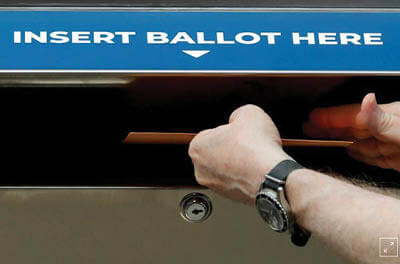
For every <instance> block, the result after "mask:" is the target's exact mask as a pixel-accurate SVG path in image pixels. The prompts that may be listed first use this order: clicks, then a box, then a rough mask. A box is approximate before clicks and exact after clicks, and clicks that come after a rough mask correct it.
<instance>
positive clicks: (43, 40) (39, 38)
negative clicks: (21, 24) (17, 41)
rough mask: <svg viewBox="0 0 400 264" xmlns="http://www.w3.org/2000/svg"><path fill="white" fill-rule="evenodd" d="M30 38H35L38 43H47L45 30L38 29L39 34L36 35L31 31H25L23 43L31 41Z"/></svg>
mask: <svg viewBox="0 0 400 264" xmlns="http://www.w3.org/2000/svg"><path fill="white" fill-rule="evenodd" d="M32 40H36V41H37V42H39V43H47V32H46V31H40V33H39V35H36V34H35V33H33V32H32V31H25V43H32Z"/></svg>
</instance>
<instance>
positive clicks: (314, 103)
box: [0, 76, 400, 187]
mask: <svg viewBox="0 0 400 264" xmlns="http://www.w3.org/2000/svg"><path fill="white" fill-rule="evenodd" d="M398 80H399V78H398V77H394V76H393V77H389V76H387V77H373V76H371V77H367V76H359V77H356V76H354V77H349V76H347V77H344V76H292V77H289V76H275V77H272V76H269V77H268V76H258V77H256V76H236V77H233V76H230V77H226V76H214V77H210V76H208V77H206V76H197V77H195V76H170V77H167V76H158V77H156V76H147V77H146V76H145V77H136V78H135V81H134V82H131V83H130V84H129V85H125V86H123V87H115V86H112V85H110V87H105V86H104V85H103V86H102V87H90V86H89V85H88V86H86V87H85V86H80V87H77V86H74V87H72V86H68V85H65V86H60V85H59V84H57V85H51V84H48V85H46V86H44V87H40V86H37V85H36V86H34V87H27V86H23V87H21V86H18V87H17V86H15V87H3V88H1V89H0V94H1V96H0V108H1V110H2V111H1V112H2V113H3V117H2V129H1V135H2V137H1V145H2V152H3V155H2V156H3V157H4V158H3V164H0V165H1V166H0V168H2V172H1V173H2V177H1V179H0V185H1V186H2V187H7V186H75V187H82V186H92V187H107V186H108V187H111V186H114V187H115V186H119V187H138V186H152V187H154V186H159V187H178V186H196V182H195V179H194V175H193V167H192V163H191V160H190V158H189V157H188V155H187V150H188V146H187V145H168V144H164V145H157V144H141V145H127V144H124V143H123V142H122V141H123V139H124V138H125V137H126V135H127V134H128V133H129V132H131V131H137V132H152V131H153V132H183V133H197V132H199V131H201V130H203V129H206V128H212V127H216V126H219V125H221V124H225V123H227V122H228V118H229V115H230V113H231V112H232V111H233V110H234V109H236V108H237V107H239V106H241V105H244V104H255V105H258V106H260V107H261V108H263V109H264V110H265V111H266V112H267V113H268V114H269V115H270V116H271V118H272V119H273V120H274V122H275V123H276V125H277V127H278V129H279V131H280V133H281V136H282V137H285V138H293V139H310V138H308V137H307V136H306V135H304V133H303V132H302V129H301V127H302V123H303V122H304V121H306V120H307V118H308V114H309V113H310V111H311V110H312V109H314V108H316V107H322V106H333V105H341V104H349V103H359V102H360V101H361V99H362V97H363V96H364V95H365V94H366V93H368V92H375V93H376V95H377V98H378V101H379V102H380V103H385V102H390V101H395V100H398V99H399V96H400V95H399V94H398V92H396V83H397V81H398ZM286 150H287V151H288V152H289V153H290V154H291V155H293V157H295V158H296V159H297V160H298V161H299V162H301V163H302V164H304V165H305V166H309V167H312V168H315V169H320V170H324V171H330V172H334V173H339V174H343V175H345V176H347V177H354V178H360V179H367V180H371V181H372V180H375V181H378V182H380V183H381V184H386V185H391V182H393V181H392V180H391V179H393V177H395V175H394V173H393V172H392V171H390V170H382V169H377V168H373V167H370V166H366V165H363V164H361V163H359V162H356V161H354V160H352V159H350V158H349V157H348V155H347V153H346V149H345V148H344V147H338V148H324V147H317V148H299V147H296V148H293V147H290V148H286ZM33 175H34V176H33Z"/></svg>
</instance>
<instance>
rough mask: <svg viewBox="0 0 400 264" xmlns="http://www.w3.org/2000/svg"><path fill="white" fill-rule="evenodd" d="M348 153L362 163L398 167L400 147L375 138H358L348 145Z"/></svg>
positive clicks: (399, 167) (399, 164)
mask: <svg viewBox="0 0 400 264" xmlns="http://www.w3.org/2000/svg"><path fill="white" fill-rule="evenodd" d="M347 150H348V153H349V155H350V156H351V157H352V158H354V159H356V160H359V161H362V162H364V163H367V164H370V165H373V166H378V167H381V168H385V169H389V168H391V169H397V170H399V169H400V147H399V146H398V145H396V144H392V143H385V142H381V141H379V140H377V139H375V138H369V139H365V140H360V141H357V142H355V143H353V144H352V145H351V146H350V147H348V149H347Z"/></svg>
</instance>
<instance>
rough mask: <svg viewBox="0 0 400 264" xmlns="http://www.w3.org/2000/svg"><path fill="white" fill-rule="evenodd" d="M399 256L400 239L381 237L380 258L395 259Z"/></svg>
mask: <svg viewBox="0 0 400 264" xmlns="http://www.w3.org/2000/svg"><path fill="white" fill-rule="evenodd" d="M398 256H399V238H397V237H380V238H379V257H382V258H390V257H392V258H395V257H398Z"/></svg>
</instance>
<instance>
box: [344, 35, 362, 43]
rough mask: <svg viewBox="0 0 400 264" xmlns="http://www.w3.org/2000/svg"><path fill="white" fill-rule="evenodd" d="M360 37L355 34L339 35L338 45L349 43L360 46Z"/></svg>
mask: <svg viewBox="0 0 400 264" xmlns="http://www.w3.org/2000/svg"><path fill="white" fill-rule="evenodd" d="M360 39H361V36H360V35H358V34H356V33H340V44H342V45H348V44H349V43H351V44H353V45H361V42H360Z"/></svg>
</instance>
